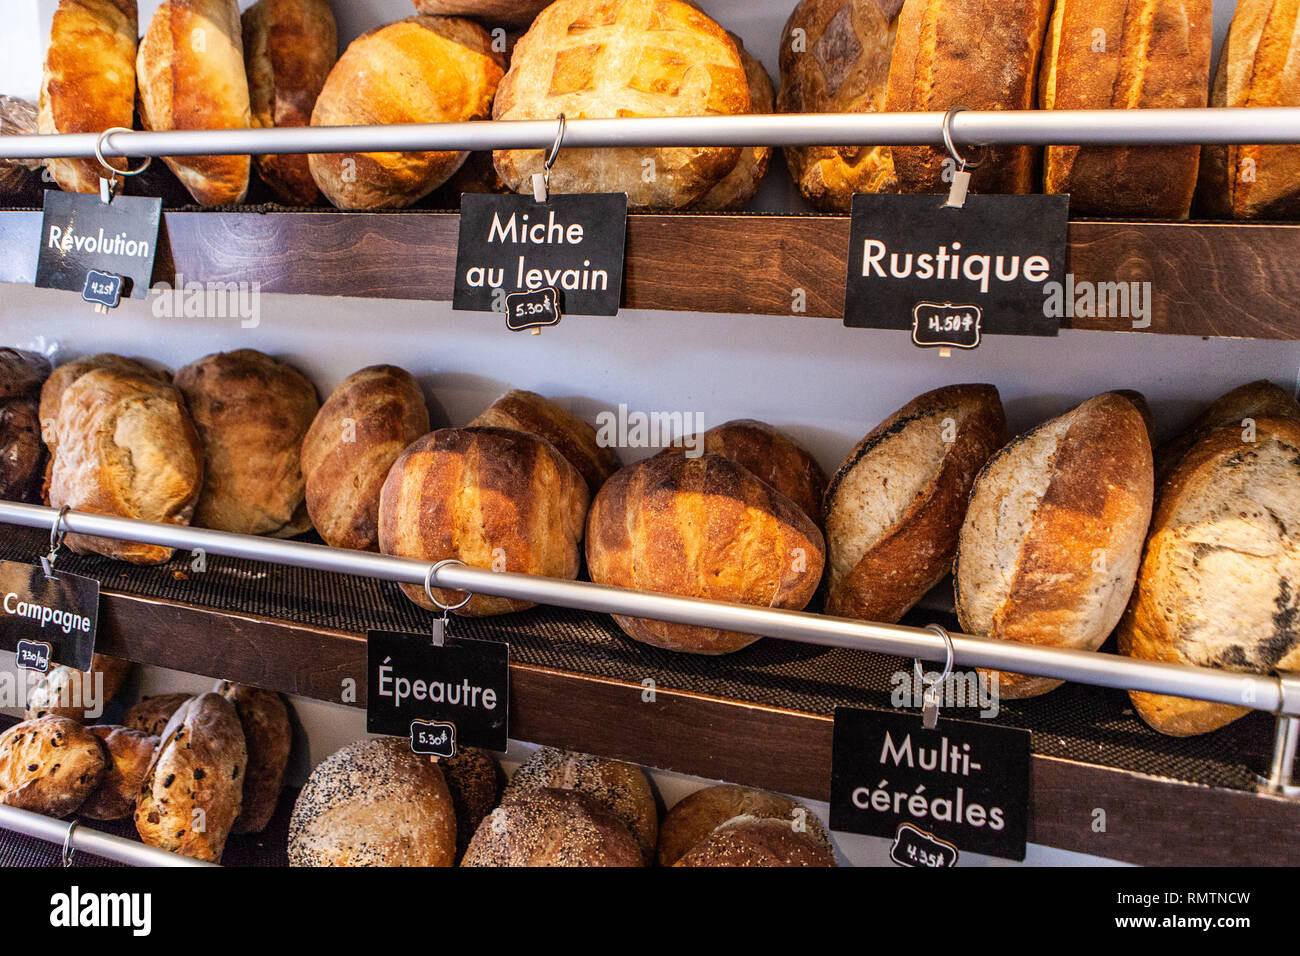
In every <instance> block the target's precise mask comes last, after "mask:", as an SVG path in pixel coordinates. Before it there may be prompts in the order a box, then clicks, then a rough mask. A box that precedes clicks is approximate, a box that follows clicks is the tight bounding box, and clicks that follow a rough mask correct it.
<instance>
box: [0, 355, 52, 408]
mask: <svg viewBox="0 0 1300 956" xmlns="http://www.w3.org/2000/svg"><path fill="white" fill-rule="evenodd" d="M49 377H50V360H49V359H47V358H46V357H45V356H44V355H41V354H40V353H39V352H26V351H24V350H22V349H11V348H0V401H4V400H6V399H10V398H31V397H32V396H33V395H39V394H40V391H41V386H42V385H43V384H44V383H45V380H46V379H48V378H49Z"/></svg>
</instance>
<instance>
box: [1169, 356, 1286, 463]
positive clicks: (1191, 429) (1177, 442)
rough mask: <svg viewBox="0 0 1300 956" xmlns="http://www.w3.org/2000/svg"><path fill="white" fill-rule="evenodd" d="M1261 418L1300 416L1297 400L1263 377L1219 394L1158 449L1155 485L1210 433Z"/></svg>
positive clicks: (1239, 426)
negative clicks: (1183, 428) (1185, 427)
mask: <svg viewBox="0 0 1300 956" xmlns="http://www.w3.org/2000/svg"><path fill="white" fill-rule="evenodd" d="M1260 418H1297V419H1300V402H1297V401H1296V399H1295V396H1294V395H1292V394H1291V393H1290V392H1288V391H1287V390H1286V389H1284V388H1282V387H1281V386H1278V385H1274V384H1273V383H1272V382H1270V381H1267V380H1266V379H1259V380H1258V381H1254V382H1247V383H1246V384H1245V385H1239V386H1237V387H1236V388H1234V389H1232V390H1231V391H1230V392H1226V393H1224V394H1223V395H1220V396H1219V397H1218V398H1216V399H1215V400H1214V401H1213V402H1211V403H1210V404H1209V405H1208V406H1207V407H1206V409H1205V411H1203V412H1201V414H1200V415H1198V416H1196V420H1195V421H1193V422H1192V424H1191V425H1189V426H1188V427H1187V429H1186V430H1185V431H1184V432H1183V433H1182V434H1180V435H1178V436H1177V437H1175V438H1174V439H1172V440H1171V441H1169V442H1168V443H1166V444H1165V445H1164V447H1162V448H1161V449H1160V450H1159V451H1158V452H1157V454H1156V483H1157V486H1158V485H1159V484H1160V482H1162V481H1163V480H1164V476H1165V475H1166V474H1167V473H1168V472H1169V469H1171V468H1172V467H1173V466H1174V465H1176V464H1178V461H1179V459H1181V458H1182V457H1183V455H1185V454H1187V450H1188V449H1189V448H1191V447H1192V446H1193V445H1195V444H1196V443H1197V442H1198V441H1200V440H1201V439H1202V438H1204V437H1205V436H1206V435H1208V434H1209V433H1210V432H1212V431H1214V430H1216V429H1219V428H1224V427H1226V426H1228V425H1236V426H1237V427H1238V428H1240V429H1245V428H1246V427H1247V425H1248V420H1257V419H1260Z"/></svg>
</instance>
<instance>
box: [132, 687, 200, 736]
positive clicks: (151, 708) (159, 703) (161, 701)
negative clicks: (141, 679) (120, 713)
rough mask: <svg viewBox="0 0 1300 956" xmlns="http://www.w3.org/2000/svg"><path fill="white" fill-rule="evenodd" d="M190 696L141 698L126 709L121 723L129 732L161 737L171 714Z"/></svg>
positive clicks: (160, 695) (165, 695) (169, 695)
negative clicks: (136, 731) (137, 731)
mask: <svg viewBox="0 0 1300 956" xmlns="http://www.w3.org/2000/svg"><path fill="white" fill-rule="evenodd" d="M191 696H192V695H190V694H158V695H156V696H154V697H142V698H141V699H140V700H138V701H136V702H135V703H134V704H132V705H131V706H130V708H128V710H127V712H126V716H124V717H123V718H122V723H123V724H124V725H125V726H126V727H128V728H130V729H131V730H139V731H143V732H144V733H146V734H149V735H150V736H152V737H158V736H161V735H162V732H163V731H164V730H166V729H167V724H168V723H170V722H171V719H172V714H174V713H176V711H177V710H179V709H180V706H181V704H183V703H185V702H186V701H187V700H189V699H190V697H191Z"/></svg>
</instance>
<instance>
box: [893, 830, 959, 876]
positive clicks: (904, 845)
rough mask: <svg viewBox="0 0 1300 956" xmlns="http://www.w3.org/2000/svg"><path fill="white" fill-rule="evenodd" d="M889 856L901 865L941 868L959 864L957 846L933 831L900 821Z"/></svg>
mask: <svg viewBox="0 0 1300 956" xmlns="http://www.w3.org/2000/svg"><path fill="white" fill-rule="evenodd" d="M889 858H890V859H891V860H893V861H894V862H895V863H897V864H898V865H899V866H910V867H926V868H929V869H939V868H942V867H949V866H956V865H957V848H956V847H955V846H953V845H952V844H951V843H949V842H948V841H947V840H940V839H939V838H938V837H936V836H935V835H934V834H933V833H926V832H925V831H924V830H922V829H919V828H917V827H914V826H912V824H910V823H900V824H899V825H898V829H897V830H895V831H894V845H893V846H892V847H890V848H889Z"/></svg>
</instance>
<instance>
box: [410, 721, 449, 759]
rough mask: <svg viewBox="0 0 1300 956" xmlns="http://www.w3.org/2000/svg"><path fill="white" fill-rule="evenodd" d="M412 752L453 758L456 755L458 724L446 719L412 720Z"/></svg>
mask: <svg viewBox="0 0 1300 956" xmlns="http://www.w3.org/2000/svg"><path fill="white" fill-rule="evenodd" d="M411 752H412V753H417V754H425V755H427V756H430V757H446V758H448V759H451V758H452V757H454V756H456V725H455V724H452V723H448V722H447V721H445V720H413V721H411Z"/></svg>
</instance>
